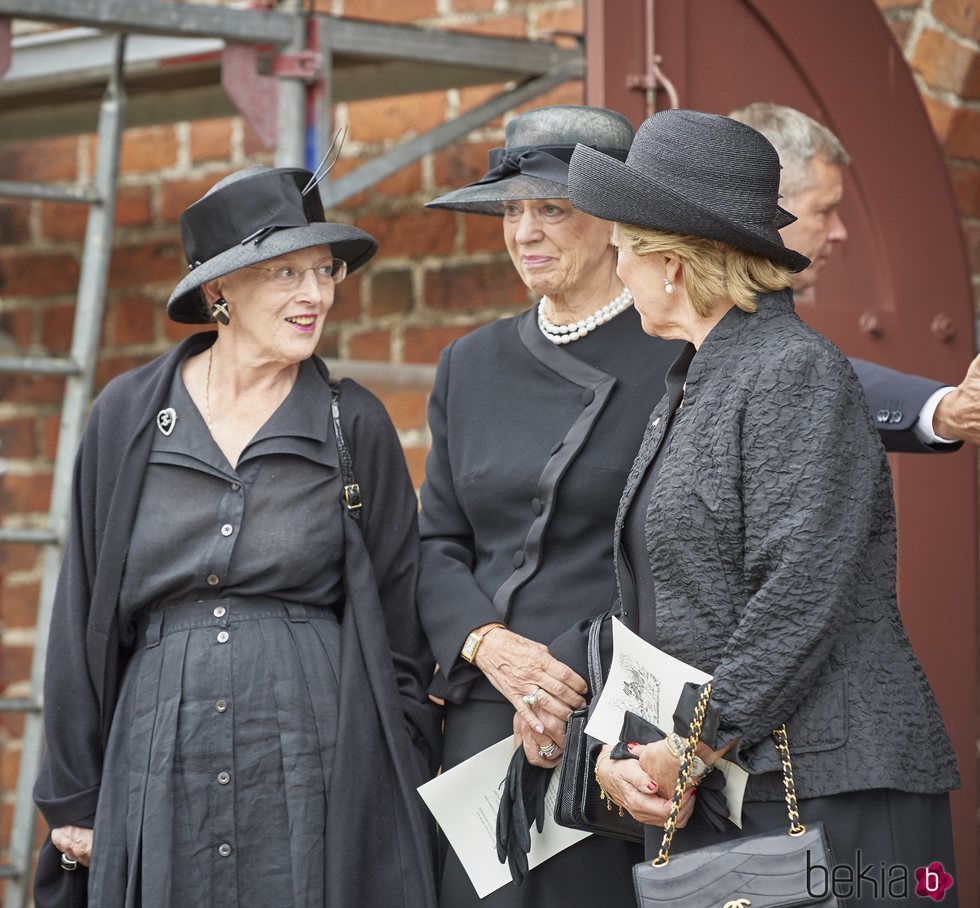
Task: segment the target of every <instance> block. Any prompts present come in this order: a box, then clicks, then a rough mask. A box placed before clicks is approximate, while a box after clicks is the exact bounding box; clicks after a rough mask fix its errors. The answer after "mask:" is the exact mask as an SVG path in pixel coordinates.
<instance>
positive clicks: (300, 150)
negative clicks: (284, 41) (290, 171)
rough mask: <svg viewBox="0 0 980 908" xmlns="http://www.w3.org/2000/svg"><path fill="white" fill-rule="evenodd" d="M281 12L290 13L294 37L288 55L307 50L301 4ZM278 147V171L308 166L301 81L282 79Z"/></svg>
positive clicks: (292, 2)
mask: <svg viewBox="0 0 980 908" xmlns="http://www.w3.org/2000/svg"><path fill="white" fill-rule="evenodd" d="M282 9H283V10H284V11H286V12H289V13H291V19H292V37H291V39H290V41H289V43H288V45H287V46H286V48H285V51H286V53H289V52H292V51H301V50H305V48H306V17H305V16H303V15H302V12H303V4H302V0H285V2H284V3H283V4H282ZM277 122H278V127H279V128H278V140H279V141H278V144H277V146H276V167H303V166H304V165H305V163H306V154H305V151H306V85H305V84H304V83H303V82H301V81H300V80H299V79H293V78H289V77H286V76H280V77H279V91H278V108H277Z"/></svg>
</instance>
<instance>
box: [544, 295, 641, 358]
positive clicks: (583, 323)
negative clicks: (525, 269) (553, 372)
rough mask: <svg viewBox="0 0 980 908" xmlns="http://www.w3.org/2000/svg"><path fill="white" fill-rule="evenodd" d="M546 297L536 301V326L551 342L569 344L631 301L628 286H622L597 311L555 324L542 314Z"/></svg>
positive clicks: (612, 316)
mask: <svg viewBox="0 0 980 908" xmlns="http://www.w3.org/2000/svg"><path fill="white" fill-rule="evenodd" d="M546 299H547V297H545V296H542V297H541V301H540V302H539V303H538V327H539V328H540V329H541V333H542V334H543V335H544V336H545V337H546V338H548V340H550V341H551V342H552V343H553V344H570V343H571V342H572V341H577V340H578V339H579V338H582V337H585V335H586V334H589V333H590V332H592V331H595V329H596V328H598V327H599V326H600V325H604V324H605V323H606V322H608V321H610V320H611V319H614V318H615V317H616V316H617V315H619V313H620V312H622V311H624V310H625V309H628V308H629V307H630V306H631V305H632V303H633V294H632V293H630V291H629V288H628V287H624V288H623V292H622V293H620V294H619V296H617V297H616V299H614V300H613V301H612V302H611V303H606V305H605V306H603V307H602V308H601V309H599V310H598V311H596V312H593V313H592V314H591V315H588V316H586V317H585V318H583V319H581V320H580V321H577V322H573V323H572V324H570V325H555V324H553V323H552V322H551V321H550V320H549V319H548V316H546V315H545V314H544V304H545V300H546Z"/></svg>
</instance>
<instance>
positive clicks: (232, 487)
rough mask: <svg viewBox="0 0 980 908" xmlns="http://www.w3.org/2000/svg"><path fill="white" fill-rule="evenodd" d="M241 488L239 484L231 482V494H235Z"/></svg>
mask: <svg viewBox="0 0 980 908" xmlns="http://www.w3.org/2000/svg"><path fill="white" fill-rule="evenodd" d="M241 487H242V484H241V483H240V482H233V483H232V484H231V490H232V491H233V492H237V491H238V490H239V489H240V488H241Z"/></svg>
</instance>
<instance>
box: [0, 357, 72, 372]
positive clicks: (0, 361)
mask: <svg viewBox="0 0 980 908" xmlns="http://www.w3.org/2000/svg"><path fill="white" fill-rule="evenodd" d="M28 372H33V373H36V374H38V375H78V372H79V369H78V364H77V363H75V362H73V361H72V360H70V359H61V358H59V357H55V356H3V357H0V373H15V374H25V373H28Z"/></svg>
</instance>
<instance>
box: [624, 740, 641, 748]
mask: <svg viewBox="0 0 980 908" xmlns="http://www.w3.org/2000/svg"><path fill="white" fill-rule="evenodd" d="M639 746H640V745H639V744H637V743H636V741H630V742H629V744H627V745H626V749H627V750H632V749H633V748H634V747H639Z"/></svg>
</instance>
